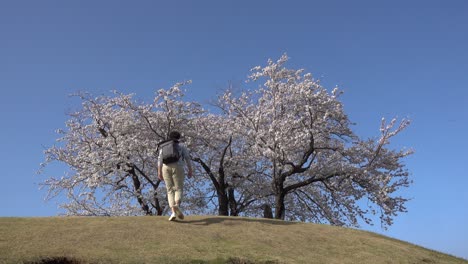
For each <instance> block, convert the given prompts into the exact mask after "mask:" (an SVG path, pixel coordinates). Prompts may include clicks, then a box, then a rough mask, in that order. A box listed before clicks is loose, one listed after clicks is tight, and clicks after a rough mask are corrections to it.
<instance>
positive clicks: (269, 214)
mask: <svg viewBox="0 0 468 264" xmlns="http://www.w3.org/2000/svg"><path fill="white" fill-rule="evenodd" d="M262 207H263V218H270V219H272V218H273V211H272V210H271V206H270V205H269V204H264V205H263V206H262Z"/></svg>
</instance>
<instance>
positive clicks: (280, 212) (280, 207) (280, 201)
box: [275, 192, 286, 220]
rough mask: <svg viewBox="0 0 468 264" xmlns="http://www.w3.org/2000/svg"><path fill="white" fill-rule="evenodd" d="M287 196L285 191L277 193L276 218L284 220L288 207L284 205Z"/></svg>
mask: <svg viewBox="0 0 468 264" xmlns="http://www.w3.org/2000/svg"><path fill="white" fill-rule="evenodd" d="M285 196H286V193H285V192H281V193H279V194H276V197H275V198H276V199H275V206H276V209H275V219H281V220H284V217H285V212H286V208H285V206H284V197H285Z"/></svg>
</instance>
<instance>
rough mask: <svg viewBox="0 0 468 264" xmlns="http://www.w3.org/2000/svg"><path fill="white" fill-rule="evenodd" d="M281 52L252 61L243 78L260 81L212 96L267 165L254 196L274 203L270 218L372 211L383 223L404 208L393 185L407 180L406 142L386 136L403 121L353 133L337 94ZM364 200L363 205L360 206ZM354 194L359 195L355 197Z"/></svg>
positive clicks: (339, 216)
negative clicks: (399, 144)
mask: <svg viewBox="0 0 468 264" xmlns="http://www.w3.org/2000/svg"><path fill="white" fill-rule="evenodd" d="M287 60H288V58H287V56H286V55H283V56H282V57H281V58H280V59H279V60H278V61H277V62H273V61H272V60H269V61H268V64H267V65H266V66H264V67H260V66H258V67H255V68H253V69H252V74H251V75H250V76H249V81H250V82H254V83H256V82H259V81H262V80H263V82H262V83H261V84H260V86H259V87H258V88H255V89H246V90H245V91H244V92H243V93H242V94H240V95H234V94H233V93H232V92H231V91H230V90H227V91H226V92H225V93H224V96H222V98H221V102H220V103H219V105H220V106H222V109H223V110H224V112H225V113H226V114H227V115H228V116H229V118H231V119H232V120H233V121H232V122H231V124H234V126H233V127H232V129H233V130H236V131H237V132H236V133H238V134H241V135H243V136H244V140H245V141H246V142H251V143H250V144H251V146H250V148H251V150H252V152H253V153H255V156H256V157H257V161H256V162H257V164H262V166H264V167H267V168H268V170H267V173H265V174H264V176H263V177H264V178H263V179H264V181H268V182H269V187H270V188H269V190H268V191H267V192H265V186H264V185H262V186H257V187H258V188H259V190H260V191H259V192H258V195H259V196H258V197H257V198H258V199H264V200H265V202H266V203H267V204H268V203H269V204H270V205H271V207H272V208H274V211H275V212H274V217H275V218H277V219H286V218H288V219H298V220H303V221H314V222H328V223H331V224H334V225H353V226H357V225H358V219H363V220H364V221H366V222H367V223H371V222H372V221H371V219H370V218H369V217H368V216H369V214H370V215H373V214H379V215H380V219H381V223H382V224H383V226H386V225H391V224H392V219H393V217H394V216H395V215H396V214H397V213H399V212H405V211H406V208H405V207H404V204H405V202H406V201H407V200H408V199H407V198H404V197H401V196H399V195H398V194H397V191H398V190H400V189H401V188H403V187H407V186H408V185H409V184H410V180H409V179H408V175H409V173H408V171H407V170H406V169H405V167H404V164H403V161H402V160H403V158H405V157H406V156H408V155H410V154H411V153H412V151H411V150H392V149H390V148H389V144H390V139H391V138H392V137H394V136H395V135H397V134H398V133H400V132H401V131H402V130H403V129H405V128H406V127H407V126H408V125H409V121H408V120H402V121H401V123H399V124H398V125H397V124H396V122H397V121H396V120H395V119H394V120H392V121H391V122H390V123H389V124H386V122H385V120H382V124H381V128H380V133H381V136H380V138H375V139H361V138H359V137H358V136H357V135H355V134H354V133H353V131H352V130H351V125H352V123H351V122H350V120H349V119H348V117H347V115H346V114H345V112H344V110H343V106H342V103H341V102H340V101H339V95H340V92H339V90H338V89H337V88H335V89H333V91H331V93H329V92H328V91H327V90H326V89H325V88H324V87H322V86H321V85H320V83H319V81H317V80H314V79H313V78H312V75H311V74H309V73H306V74H304V73H303V70H293V69H287V68H285V67H284V64H285V63H286V62H287ZM363 200H368V201H369V202H370V203H369V206H368V207H365V206H362V202H361V201H363ZM360 202H361V203H360Z"/></svg>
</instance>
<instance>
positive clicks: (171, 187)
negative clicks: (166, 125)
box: [158, 131, 193, 221]
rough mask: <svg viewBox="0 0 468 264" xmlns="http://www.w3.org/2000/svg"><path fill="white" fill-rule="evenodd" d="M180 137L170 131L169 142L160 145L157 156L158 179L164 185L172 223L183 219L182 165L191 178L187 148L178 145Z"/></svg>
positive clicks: (190, 162)
mask: <svg viewBox="0 0 468 264" xmlns="http://www.w3.org/2000/svg"><path fill="white" fill-rule="evenodd" d="M180 137H181V135H180V133H179V132H178V131H171V132H170V133H169V140H167V141H164V142H163V143H161V145H160V147H161V150H160V151H159V156H158V177H159V179H160V180H161V181H164V182H165V183H166V189H167V199H168V202H169V206H170V207H171V211H172V214H171V216H170V217H169V221H174V220H175V219H176V217H178V218H179V219H181V220H182V219H184V214H183V213H182V211H181V210H180V204H181V202H182V197H183V193H184V180H185V173H184V163H185V165H187V169H188V174H187V176H188V177H189V178H191V177H192V175H193V170H192V167H193V166H192V161H191V159H190V156H189V153H188V150H187V148H186V147H185V146H183V145H182V144H180Z"/></svg>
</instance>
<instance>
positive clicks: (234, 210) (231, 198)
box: [228, 188, 239, 216]
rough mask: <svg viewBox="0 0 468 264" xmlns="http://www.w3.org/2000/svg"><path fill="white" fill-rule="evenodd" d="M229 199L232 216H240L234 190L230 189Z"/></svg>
mask: <svg viewBox="0 0 468 264" xmlns="http://www.w3.org/2000/svg"><path fill="white" fill-rule="evenodd" d="M228 198H229V214H230V215H231V216H238V215H239V210H238V207H237V201H236V197H235V195H234V188H228Z"/></svg>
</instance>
